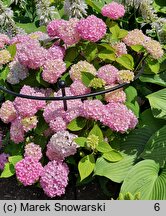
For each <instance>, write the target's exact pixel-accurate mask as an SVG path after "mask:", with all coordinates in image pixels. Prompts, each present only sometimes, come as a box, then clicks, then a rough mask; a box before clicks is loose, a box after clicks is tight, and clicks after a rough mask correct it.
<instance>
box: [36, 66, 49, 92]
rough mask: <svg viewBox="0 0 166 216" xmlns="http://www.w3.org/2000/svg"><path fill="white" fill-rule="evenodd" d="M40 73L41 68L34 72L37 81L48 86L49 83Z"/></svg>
mask: <svg viewBox="0 0 166 216" xmlns="http://www.w3.org/2000/svg"><path fill="white" fill-rule="evenodd" d="M41 73H42V70H39V71H38V72H36V80H37V81H38V83H39V84H40V85H42V86H44V87H46V88H47V87H48V86H49V83H47V82H46V81H44V80H43V78H42V76H41Z"/></svg>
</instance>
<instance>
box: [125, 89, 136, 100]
mask: <svg viewBox="0 0 166 216" xmlns="http://www.w3.org/2000/svg"><path fill="white" fill-rule="evenodd" d="M124 91H125V93H126V101H127V102H134V101H135V100H136V98H137V95H138V94H137V90H136V89H135V88H134V87H133V86H129V87H127V88H126V89H125V90H124Z"/></svg>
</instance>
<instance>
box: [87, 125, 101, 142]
mask: <svg viewBox="0 0 166 216" xmlns="http://www.w3.org/2000/svg"><path fill="white" fill-rule="evenodd" d="M91 134H93V135H96V136H97V137H99V140H100V141H103V132H102V130H101V129H100V127H99V126H98V125H97V124H95V125H94V127H93V128H92V130H91V131H90V133H89V135H91Z"/></svg>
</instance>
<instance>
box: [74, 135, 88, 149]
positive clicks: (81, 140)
mask: <svg viewBox="0 0 166 216" xmlns="http://www.w3.org/2000/svg"><path fill="white" fill-rule="evenodd" d="M86 140H87V138H86V137H77V138H75V139H74V142H76V143H77V144H78V145H79V146H81V147H85V146H86Z"/></svg>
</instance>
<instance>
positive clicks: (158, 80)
mask: <svg viewBox="0 0 166 216" xmlns="http://www.w3.org/2000/svg"><path fill="white" fill-rule="evenodd" d="M139 79H140V80H141V81H142V82H147V83H154V84H157V85H160V86H163V87H166V71H164V72H163V73H159V74H155V75H154V74H143V75H142V76H140V78H139Z"/></svg>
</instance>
